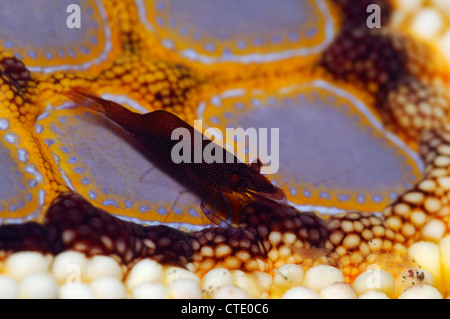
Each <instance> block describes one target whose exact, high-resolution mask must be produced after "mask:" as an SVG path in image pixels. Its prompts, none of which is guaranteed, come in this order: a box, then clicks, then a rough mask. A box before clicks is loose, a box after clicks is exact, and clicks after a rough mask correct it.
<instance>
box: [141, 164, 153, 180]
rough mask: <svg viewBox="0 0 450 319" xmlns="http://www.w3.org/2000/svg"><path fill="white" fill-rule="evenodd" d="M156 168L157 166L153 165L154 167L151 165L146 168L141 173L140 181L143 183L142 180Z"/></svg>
mask: <svg viewBox="0 0 450 319" xmlns="http://www.w3.org/2000/svg"><path fill="white" fill-rule="evenodd" d="M154 169H155V167H154V166H152V167H150V168H149V169H148V170H146V171H145V172H144V173H143V174H142V175H141V177H139V182H141V183H142V181H143V180H144V178H145V177H146V176H147V175H148V174H150V172H151V171H153V170H154Z"/></svg>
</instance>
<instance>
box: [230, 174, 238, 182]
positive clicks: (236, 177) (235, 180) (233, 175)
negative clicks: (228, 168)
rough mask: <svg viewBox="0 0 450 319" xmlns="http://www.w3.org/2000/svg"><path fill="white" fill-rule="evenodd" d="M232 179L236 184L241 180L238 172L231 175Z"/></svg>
mask: <svg viewBox="0 0 450 319" xmlns="http://www.w3.org/2000/svg"><path fill="white" fill-rule="evenodd" d="M230 181H231V182H232V183H233V184H235V183H237V182H239V176H238V175H237V174H232V175H231V177H230Z"/></svg>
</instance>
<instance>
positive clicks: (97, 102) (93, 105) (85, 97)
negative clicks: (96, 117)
mask: <svg viewBox="0 0 450 319" xmlns="http://www.w3.org/2000/svg"><path fill="white" fill-rule="evenodd" d="M64 95H66V96H67V97H68V98H69V99H71V100H72V101H74V102H75V103H77V104H80V105H83V106H85V107H88V108H90V109H92V110H94V111H97V112H100V113H103V114H105V113H106V106H105V102H106V101H105V100H103V99H102V98H101V97H100V96H98V95H97V94H96V93H95V92H93V91H91V90H89V89H86V88H76V87H75V88H71V89H70V90H69V91H68V92H65V93H64Z"/></svg>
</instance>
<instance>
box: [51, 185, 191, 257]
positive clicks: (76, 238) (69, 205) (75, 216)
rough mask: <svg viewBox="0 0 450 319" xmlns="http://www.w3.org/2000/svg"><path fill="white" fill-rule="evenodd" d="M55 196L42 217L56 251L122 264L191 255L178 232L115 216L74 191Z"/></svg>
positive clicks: (188, 245)
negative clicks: (113, 259) (101, 257)
mask: <svg viewBox="0 0 450 319" xmlns="http://www.w3.org/2000/svg"><path fill="white" fill-rule="evenodd" d="M58 198H59V200H58V201H55V202H54V203H53V204H52V205H51V206H50V207H49V210H48V212H47V214H46V216H45V220H44V227H45V228H46V229H47V230H48V232H49V233H50V236H51V239H52V241H53V243H54V247H55V250H56V252H61V251H64V250H69V249H73V250H78V251H81V252H83V253H85V254H86V255H88V256H92V255H98V254H102V255H111V256H114V257H117V258H119V259H120V260H121V261H122V262H123V263H124V264H129V263H131V262H133V261H134V260H137V259H139V258H144V257H154V258H155V259H156V260H157V261H158V262H161V263H179V264H184V265H185V264H186V262H187V261H188V260H189V259H190V257H191V245H190V242H189V240H188V237H187V235H186V234H184V233H182V232H181V231H178V230H175V229H173V228H170V227H167V226H142V225H138V224H134V223H131V222H127V221H124V220H121V219H118V218H116V217H114V216H113V215H111V214H109V213H107V212H105V211H103V210H102V209H99V208H96V207H94V206H92V205H91V204H90V203H89V202H88V201H87V200H85V199H84V198H83V197H81V196H80V195H78V194H76V193H73V192H66V193H62V194H60V195H59V197H58ZM65 236H67V237H65ZM161 243H163V245H162V246H158V244H161Z"/></svg>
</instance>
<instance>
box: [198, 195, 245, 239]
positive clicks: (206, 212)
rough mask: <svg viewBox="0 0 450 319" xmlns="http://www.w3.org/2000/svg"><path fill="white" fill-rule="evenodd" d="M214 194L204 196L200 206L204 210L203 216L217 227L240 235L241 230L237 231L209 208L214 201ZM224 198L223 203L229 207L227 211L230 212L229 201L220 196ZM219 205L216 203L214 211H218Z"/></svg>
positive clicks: (223, 197)
mask: <svg viewBox="0 0 450 319" xmlns="http://www.w3.org/2000/svg"><path fill="white" fill-rule="evenodd" d="M213 195H214V193H209V195H208V196H204V197H203V199H202V202H201V204H200V208H201V209H202V212H203V214H204V215H205V216H206V217H207V218H208V219H209V220H210V221H211V222H212V223H213V224H215V225H217V226H218V227H220V228H222V229H227V230H229V231H232V232H233V230H235V231H236V232H237V233H239V230H238V229H236V228H235V227H234V226H233V225H231V224H230V223H229V222H227V221H226V220H225V219H223V218H222V217H220V216H219V215H217V214H216V213H215V212H214V211H212V210H211V209H210V208H208V207H207V204H208V203H209V202H211V201H212V198H213ZM220 195H221V197H222V201H223V202H224V203H225V205H226V206H227V210H230V207H229V205H227V204H228V201H227V200H226V199H225V196H224V195H223V194H220ZM217 206H218V204H217V202H216V201H214V210H215V211H217V209H218V207H217Z"/></svg>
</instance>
